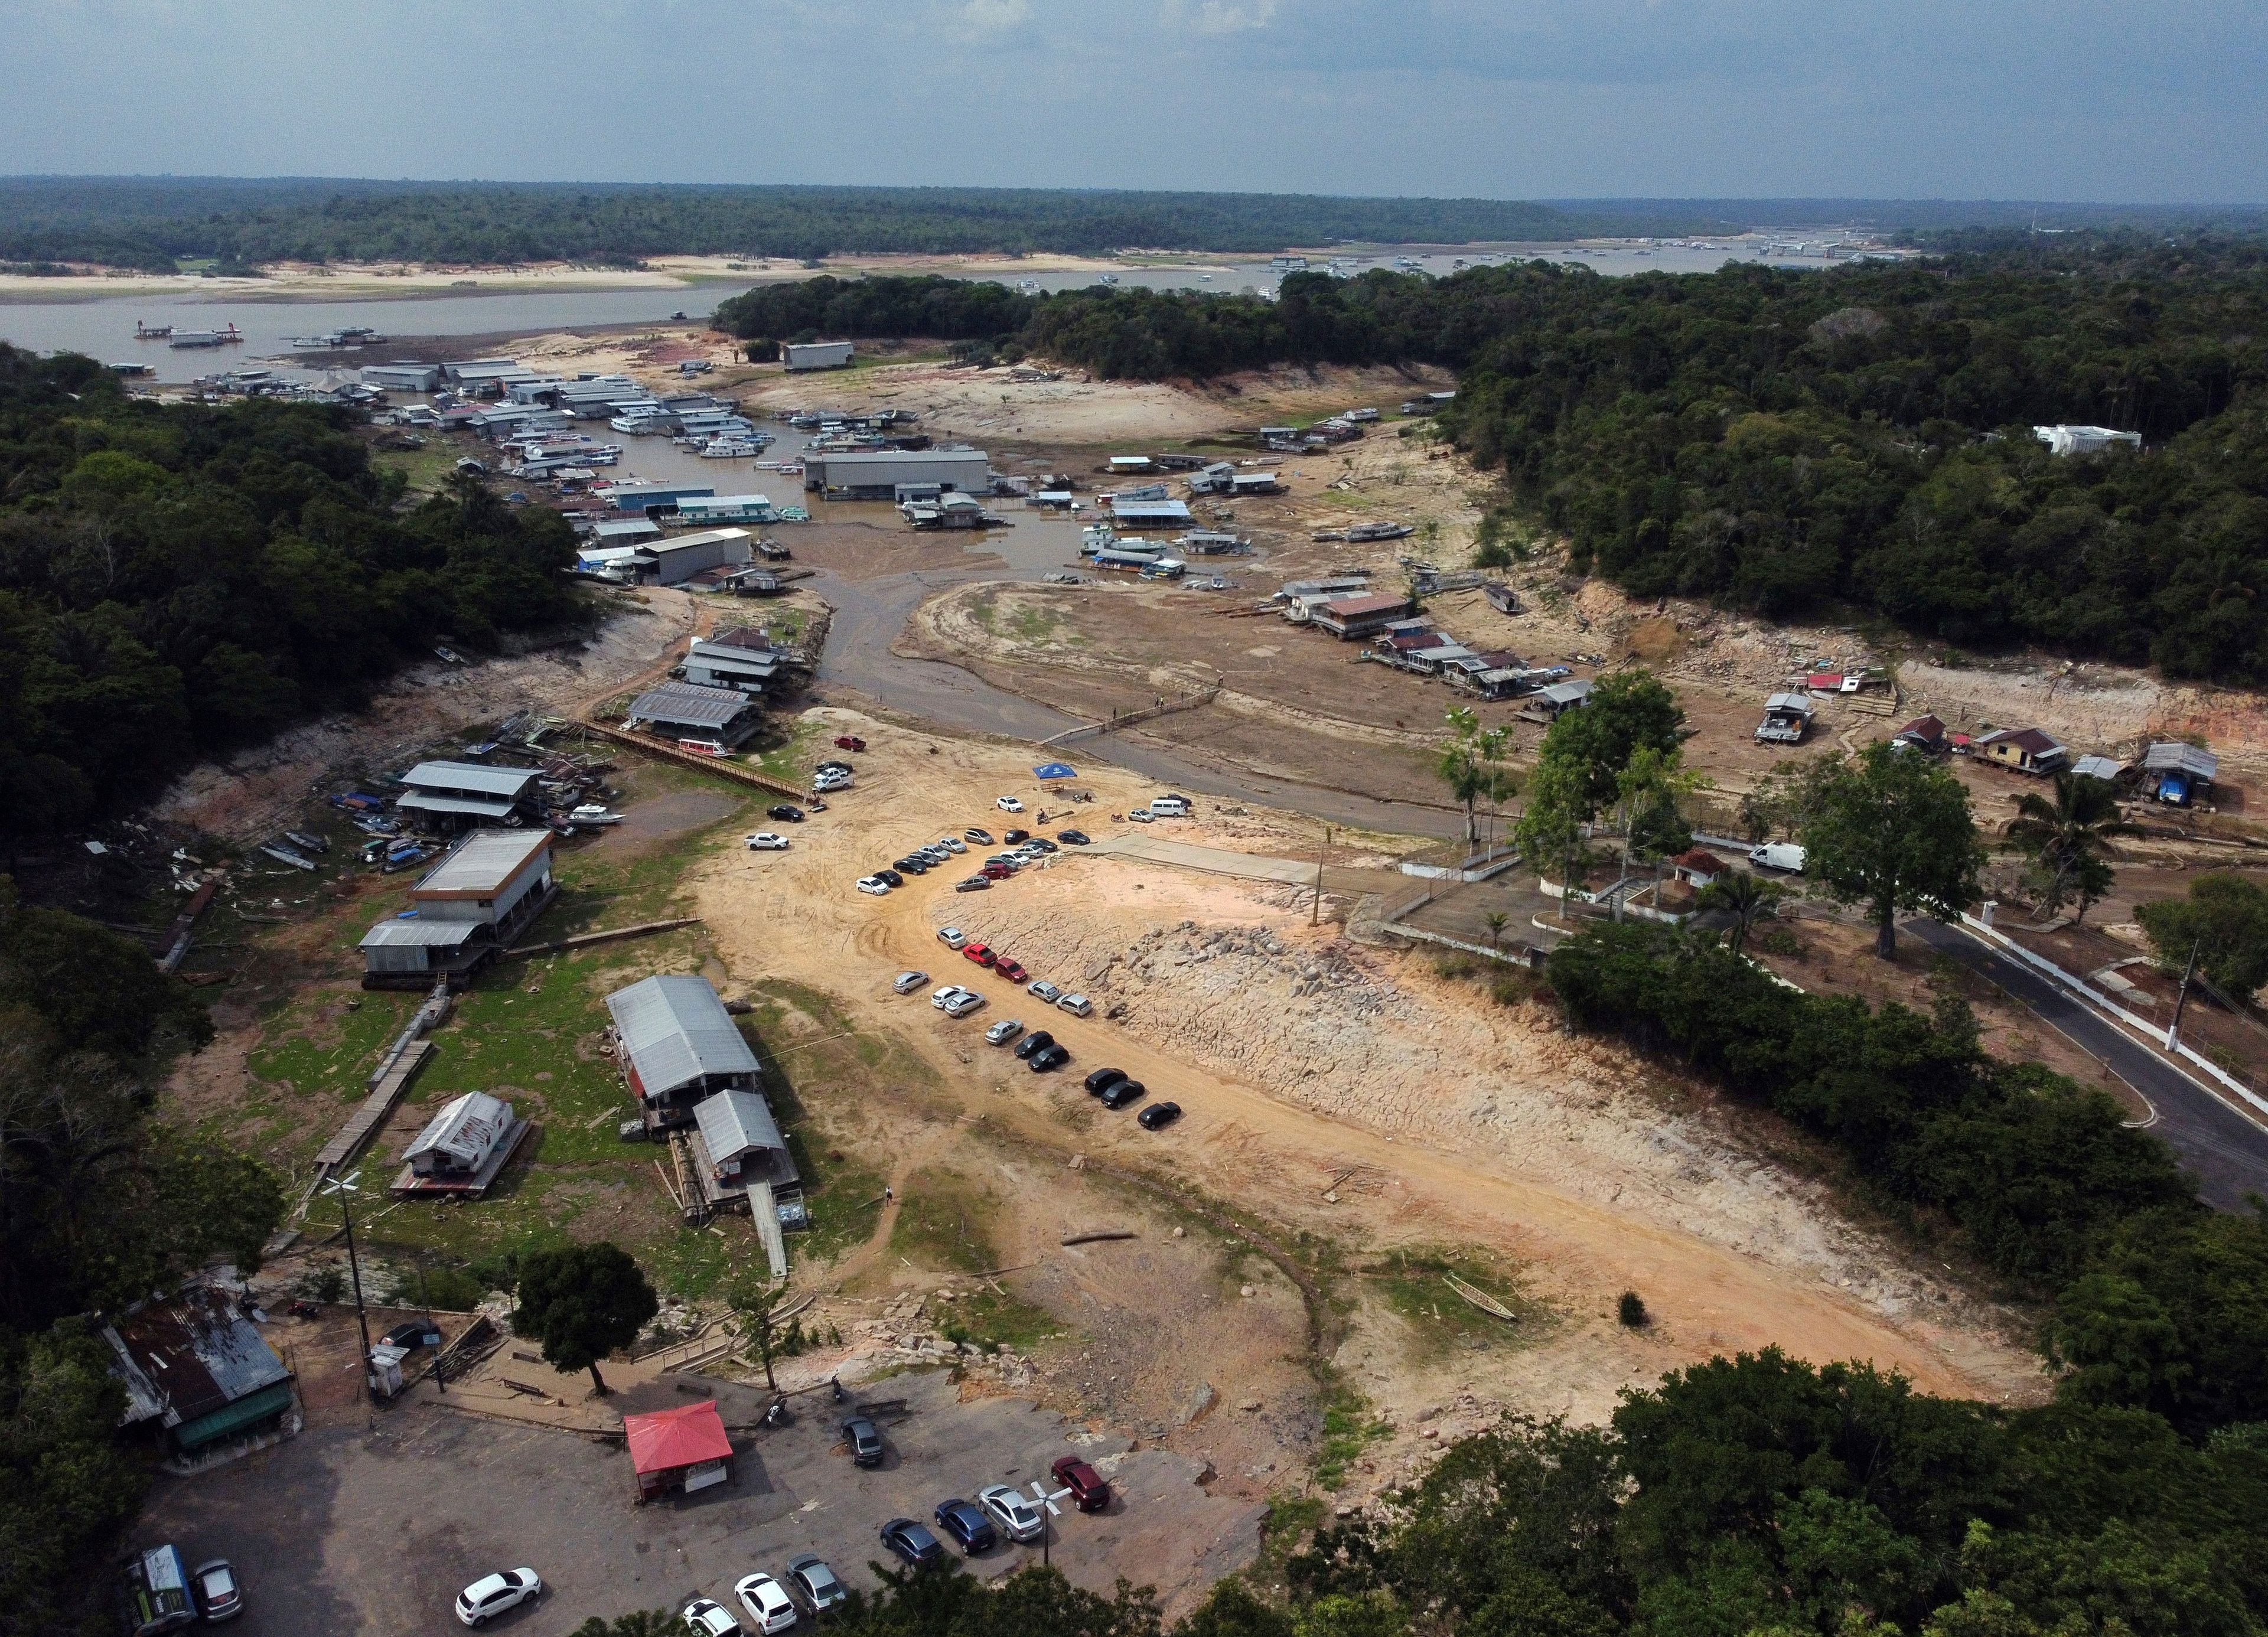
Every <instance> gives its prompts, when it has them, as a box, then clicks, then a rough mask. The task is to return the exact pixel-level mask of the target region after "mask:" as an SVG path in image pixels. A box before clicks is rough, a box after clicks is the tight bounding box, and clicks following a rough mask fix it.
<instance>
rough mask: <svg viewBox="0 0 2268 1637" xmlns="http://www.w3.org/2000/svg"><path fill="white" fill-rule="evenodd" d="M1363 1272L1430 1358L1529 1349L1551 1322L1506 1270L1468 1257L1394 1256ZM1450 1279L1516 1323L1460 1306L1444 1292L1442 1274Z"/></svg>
mask: <svg viewBox="0 0 2268 1637" xmlns="http://www.w3.org/2000/svg"><path fill="white" fill-rule="evenodd" d="M1362 1271H1363V1274H1364V1275H1365V1276H1366V1281H1367V1282H1368V1283H1369V1284H1370V1285H1371V1286H1372V1288H1374V1289H1375V1290H1376V1291H1377V1292H1378V1294H1379V1295H1381V1296H1383V1297H1384V1298H1385V1299H1386V1303H1387V1305H1388V1307H1390V1308H1392V1309H1393V1310H1394V1311H1395V1313H1397V1314H1399V1315H1400V1316H1401V1318H1403V1320H1404V1322H1406V1323H1407V1324H1408V1325H1410V1329H1411V1330H1412V1331H1414V1332H1416V1333H1417V1336H1418V1347H1419V1349H1420V1351H1421V1352H1422V1353H1424V1354H1426V1355H1427V1356H1430V1357H1440V1356H1441V1355H1443V1354H1447V1353H1449V1352H1451V1351H1452V1350H1456V1349H1462V1350H1464V1351H1468V1352H1485V1351H1488V1350H1489V1349H1491V1348H1496V1347H1506V1348H1510V1347H1528V1346H1530V1345H1533V1344H1534V1343H1535V1341H1536V1340H1540V1339H1541V1337H1542V1336H1543V1333H1544V1332H1546V1331H1547V1330H1548V1329H1549V1327H1550V1319H1551V1318H1552V1317H1553V1315H1552V1312H1551V1310H1550V1308H1548V1307H1546V1306H1544V1305H1543V1303H1540V1302H1537V1301H1535V1300H1533V1299H1532V1298H1530V1297H1528V1296H1525V1295H1523V1294H1522V1293H1521V1290H1520V1288H1519V1284H1518V1281H1517V1280H1516V1278H1515V1277H1513V1275H1512V1274H1509V1273H1508V1272H1507V1270H1506V1269H1505V1268H1503V1267H1500V1266H1495V1265H1492V1264H1491V1263H1488V1262H1485V1261H1482V1260H1480V1259H1476V1258H1473V1257H1470V1256H1460V1255H1457V1254H1455V1253H1454V1252H1447V1251H1426V1250H1408V1251H1396V1252H1394V1253H1393V1254H1392V1255H1391V1256H1389V1257H1388V1258H1387V1259H1385V1260H1383V1261H1381V1262H1377V1263H1373V1265H1371V1266H1368V1267H1366V1268H1364V1269H1363V1270H1362ZM1448 1274H1455V1275H1456V1276H1457V1277H1458V1278H1460V1279H1462V1280H1463V1281H1465V1282H1466V1283H1468V1284H1469V1285H1472V1286H1474V1287H1475V1288H1477V1289H1479V1290H1481V1291H1483V1292H1484V1293H1485V1294H1487V1295H1489V1296H1493V1297H1495V1298H1496V1299H1497V1300H1498V1301H1499V1302H1501V1303H1504V1305H1505V1306H1506V1307H1508V1308H1510V1309H1511V1310H1513V1313H1514V1314H1516V1315H1517V1316H1518V1318H1517V1319H1516V1321H1515V1322H1514V1323H1513V1324H1509V1325H1508V1324H1506V1322H1505V1321H1504V1320H1502V1319H1500V1318H1491V1317H1490V1316H1489V1315H1488V1314H1486V1313H1484V1312H1482V1311H1481V1310H1479V1309H1478V1308H1476V1307H1475V1306H1473V1305H1472V1304H1471V1303H1469V1302H1467V1301H1465V1300H1464V1298H1462V1296H1458V1295H1457V1293H1456V1292H1455V1291H1454V1290H1452V1289H1451V1288H1449V1286H1448V1283H1447V1275H1448Z"/></svg>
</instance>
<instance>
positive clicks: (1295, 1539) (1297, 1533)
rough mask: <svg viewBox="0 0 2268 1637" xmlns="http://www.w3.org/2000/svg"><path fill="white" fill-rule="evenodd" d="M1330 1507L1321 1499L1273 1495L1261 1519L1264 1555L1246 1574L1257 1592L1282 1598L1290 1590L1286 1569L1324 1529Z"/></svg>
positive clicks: (1247, 1580)
mask: <svg viewBox="0 0 2268 1637" xmlns="http://www.w3.org/2000/svg"><path fill="white" fill-rule="evenodd" d="M1328 1513H1329V1503H1328V1502H1326V1501H1324V1499H1323V1498H1322V1496H1321V1495H1294V1494H1273V1495H1270V1496H1269V1497H1268V1510H1267V1511H1266V1513H1265V1514H1263V1516H1262V1517H1261V1519H1260V1555H1259V1556H1258V1557H1256V1558H1255V1559H1254V1560H1252V1562H1251V1564H1250V1566H1249V1567H1247V1568H1246V1569H1245V1571H1244V1578H1245V1580H1246V1582H1248V1584H1250V1585H1251V1586H1252V1587H1253V1589H1255V1590H1257V1591H1259V1592H1262V1593H1263V1594H1266V1595H1271V1596H1276V1597H1281V1596H1282V1595H1283V1594H1284V1593H1285V1592H1286V1591H1288V1590H1289V1589H1290V1586H1289V1583H1288V1582H1286V1580H1285V1573H1284V1569H1285V1564H1287V1563H1288V1562H1290V1561H1291V1559H1292V1553H1295V1552H1297V1551H1299V1549H1300V1547H1301V1546H1303V1545H1307V1539H1308V1538H1309V1537H1310V1536H1312V1535H1313V1534H1314V1532H1315V1531H1317V1530H1318V1529H1321V1528H1322V1526H1323V1519H1324V1517H1325V1516H1326V1515H1327V1514H1328Z"/></svg>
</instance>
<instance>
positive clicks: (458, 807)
mask: <svg viewBox="0 0 2268 1637" xmlns="http://www.w3.org/2000/svg"><path fill="white" fill-rule="evenodd" d="M394 805H395V806H396V807H407V808H409V809H411V810H412V811H416V812H421V813H468V814H471V815H472V816H473V817H475V818H504V816H505V815H506V814H508V813H510V812H511V811H512V808H513V806H514V805H515V804H514V803H512V802H511V801H509V800H507V799H506V798H505V797H504V796H486V797H482V796H429V795H427V794H426V793H425V792H424V791H423V790H412V791H410V792H409V794H408V795H407V796H400V797H398V798H397V799H396V800H395V802H394Z"/></svg>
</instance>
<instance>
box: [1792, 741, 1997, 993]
mask: <svg viewBox="0 0 2268 1637" xmlns="http://www.w3.org/2000/svg"><path fill="white" fill-rule="evenodd" d="M1803 845H1804V852H1805V858H1804V870H1805V873H1806V874H1808V875H1809V876H1811V877H1814V878H1815V879H1816V880H1817V881H1819V883H1820V884H1821V885H1823V886H1824V887H1825V888H1826V889H1827V891H1828V892H1829V893H1830V895H1832V896H1833V897H1834V898H1835V899H1837V900H1839V901H1840V902H1843V903H1845V904H1864V905H1866V906H1867V914H1869V916H1871V917H1872V919H1873V921H1874V952H1875V953H1876V954H1878V955H1880V956H1881V958H1883V959H1885V960H1888V959H1889V958H1890V956H1891V955H1892V954H1893V953H1894V952H1895V951H1896V937H1897V920H1896V918H1897V913H1898V912H1899V911H1900V910H1902V909H1903V910H1920V911H1921V912H1922V913H1924V914H1929V915H1933V916H1935V917H1936V918H1937V919H1939V920H1940V921H1950V920H1952V919H1953V918H1954V916H1955V915H1956V914H1959V913H1960V912H1961V911H1962V910H1963V909H1966V908H1967V907H1969V906H1970V905H1971V904H1973V903H1975V902H1976V901H1977V898H1978V896H1979V891H1978V887H1977V873H1978V871H1980V870H1982V869H1983V868H1984V867H1985V847H1984V843H1983V842H1982V841H1979V840H1977V826H1976V823H1975V821H1974V820H1973V819H1971V818H1970V815H1969V792H1968V790H1967V789H1966V788H1964V787H1963V786H1962V782H1961V781H1960V780H1958V779H1956V778H1955V777H1954V776H1953V774H1951V773H1949V772H1948V771H1947V770H1946V769H1945V768H1943V767H1938V766H1937V765H1936V764H1935V763H1933V762H1932V761H1931V760H1928V758H1926V757H1925V756H1921V755H1918V754H1915V753H1913V752H1910V751H1907V750H1906V749H1905V748H1904V747H1903V746H1901V745H1891V744H1887V743H1883V744H1875V745H1868V746H1867V748H1866V749H1865V750H1864V751H1862V752H1859V755H1858V756H1857V757H1855V758H1852V759H1850V760H1837V759H1833V758H1830V760H1829V762H1828V765H1827V767H1826V768H1825V770H1824V771H1823V774H1822V775H1821V777H1820V780H1819V783H1818V787H1817V805H1816V807H1815V811H1813V812H1812V814H1811V816H1810V818H1808V821H1807V822H1806V823H1805V825H1804V827H1803Z"/></svg>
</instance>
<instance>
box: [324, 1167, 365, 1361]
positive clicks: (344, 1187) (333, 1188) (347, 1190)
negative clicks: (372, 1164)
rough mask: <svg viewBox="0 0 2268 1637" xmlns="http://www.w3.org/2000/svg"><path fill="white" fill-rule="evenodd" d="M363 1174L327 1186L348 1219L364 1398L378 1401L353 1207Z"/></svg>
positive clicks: (338, 1180)
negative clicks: (360, 1342)
mask: <svg viewBox="0 0 2268 1637" xmlns="http://www.w3.org/2000/svg"><path fill="white" fill-rule="evenodd" d="M361 1174H362V1173H361V1172H359V1171H357V1172H356V1173H355V1176H354V1177H335V1178H332V1179H331V1181H330V1182H328V1184H326V1185H325V1186H326V1187H327V1188H328V1190H329V1192H331V1193H335V1194H336V1195H338V1199H339V1215H341V1216H342V1217H343V1218H345V1220H346V1226H347V1271H348V1272H349V1273H350V1274H352V1275H353V1277H354V1296H355V1324H356V1325H357V1326H358V1327H359V1328H360V1330H361V1331H362V1390H363V1393H364V1396H365V1397H366V1398H370V1399H371V1400H372V1401H373V1402H375V1401H376V1399H377V1398H378V1388H377V1385H376V1384H375V1383H373V1382H372V1380H371V1376H370V1370H371V1362H370V1312H369V1310H368V1309H366V1308H365V1306H364V1305H363V1299H362V1262H361V1260H360V1259H358V1258H357V1256H356V1254H355V1241H354V1206H353V1203H352V1197H351V1196H352V1195H353V1194H354V1193H355V1190H356V1187H357V1183H356V1180H355V1178H356V1177H359V1176H360V1175H361Z"/></svg>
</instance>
